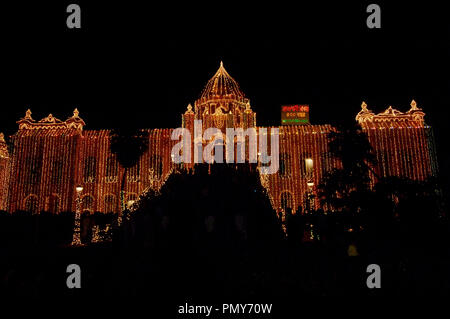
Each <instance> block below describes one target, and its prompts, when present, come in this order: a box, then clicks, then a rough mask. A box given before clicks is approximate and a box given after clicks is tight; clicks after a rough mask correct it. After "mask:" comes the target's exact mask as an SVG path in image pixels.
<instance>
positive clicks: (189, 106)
mask: <svg viewBox="0 0 450 319" xmlns="http://www.w3.org/2000/svg"><path fill="white" fill-rule="evenodd" d="M184 114H194V112H193V111H192V105H191V103H189V104H188V106H187V110H186V112H184Z"/></svg>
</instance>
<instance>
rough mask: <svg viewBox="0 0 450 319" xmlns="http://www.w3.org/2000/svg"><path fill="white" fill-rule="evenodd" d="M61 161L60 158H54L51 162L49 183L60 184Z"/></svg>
mask: <svg viewBox="0 0 450 319" xmlns="http://www.w3.org/2000/svg"><path fill="white" fill-rule="evenodd" d="M63 164H64V163H63V161H62V159H60V158H57V159H55V160H54V162H53V164H52V176H51V183H52V185H54V186H59V185H61V181H62V177H63V176H62V174H63Z"/></svg>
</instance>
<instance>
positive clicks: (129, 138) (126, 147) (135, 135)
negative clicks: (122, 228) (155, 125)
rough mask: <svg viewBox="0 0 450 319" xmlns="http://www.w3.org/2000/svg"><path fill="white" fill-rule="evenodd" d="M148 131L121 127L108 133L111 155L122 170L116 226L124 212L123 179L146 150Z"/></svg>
mask: <svg viewBox="0 0 450 319" xmlns="http://www.w3.org/2000/svg"><path fill="white" fill-rule="evenodd" d="M148 142H149V140H148V131H146V130H140V129H134V128H130V127H121V128H118V129H114V130H112V131H111V133H110V148H111V153H113V154H115V155H116V156H117V161H118V162H119V164H120V166H121V167H122V168H123V170H122V171H123V173H122V182H121V187H120V205H121V211H120V212H119V218H118V224H119V225H120V224H121V222H122V212H123V211H124V210H125V199H124V190H125V179H126V176H127V173H128V170H129V169H130V168H132V167H134V166H136V165H137V163H138V162H139V159H140V158H141V156H142V155H143V154H144V153H145V152H146V151H147V150H148Z"/></svg>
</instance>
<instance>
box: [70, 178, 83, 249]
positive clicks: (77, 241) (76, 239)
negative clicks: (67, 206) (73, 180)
mask: <svg viewBox="0 0 450 319" xmlns="http://www.w3.org/2000/svg"><path fill="white" fill-rule="evenodd" d="M75 190H76V191H77V199H76V211H75V225H74V229H73V239H72V246H79V245H81V238H80V228H81V227H80V226H81V224H80V219H81V218H80V217H81V216H80V215H81V214H80V206H81V198H80V195H81V192H82V191H83V186H81V185H78V186H77V187H75Z"/></svg>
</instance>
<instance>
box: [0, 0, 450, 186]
mask: <svg viewBox="0 0 450 319" xmlns="http://www.w3.org/2000/svg"><path fill="white" fill-rule="evenodd" d="M35 2H36V1H35ZM35 2H30V3H32V4H27V3H24V2H20V3H17V4H14V5H3V4H2V6H1V8H0V12H1V18H0V33H1V51H2V54H1V59H2V64H1V70H0V76H1V77H2V83H1V94H0V103H1V117H0V131H3V132H5V133H6V134H13V133H14V132H15V131H16V129H17V125H16V123H15V122H16V121H17V120H18V119H19V118H21V117H23V116H24V114H25V111H26V109H27V108H31V110H32V112H33V115H32V116H33V117H34V118H35V119H37V120H40V119H41V118H43V117H45V116H47V115H48V113H52V114H53V115H54V116H56V117H58V118H60V119H62V120H65V119H66V118H67V117H68V116H70V115H71V114H72V110H73V109H74V108H75V107H78V109H79V111H80V116H81V117H82V118H83V119H84V120H85V121H86V123H87V126H86V127H85V128H86V129H97V128H112V127H115V126H118V125H120V124H123V123H126V125H133V126H137V127H142V128H156V127H159V128H164V127H179V126H180V125H181V116H180V115H181V113H182V112H184V110H185V109H186V105H187V104H188V103H193V102H194V101H195V99H197V98H198V97H199V95H200V93H201V91H202V88H203V86H204V85H205V84H206V82H207V81H208V79H209V78H210V77H211V76H212V75H213V74H214V73H215V72H216V70H217V68H218V67H219V63H220V61H221V60H223V62H224V66H225V68H226V69H227V71H228V72H229V73H230V75H231V76H233V77H234V78H235V79H236V80H237V81H238V83H239V84H240V86H241V89H242V90H243V92H244V93H245V94H246V96H247V97H248V98H249V99H250V101H251V106H252V108H253V110H254V111H256V112H257V123H258V125H279V124H280V106H281V105H282V104H310V106H311V114H310V119H311V123H312V124H322V123H331V124H334V123H338V122H341V121H344V120H348V119H354V117H355V115H356V114H357V113H358V112H359V110H360V105H361V101H363V100H364V101H366V102H367V104H368V106H369V109H371V110H373V111H374V112H381V111H384V110H385V109H386V108H387V107H388V106H389V105H392V106H393V107H394V108H397V109H399V110H400V111H407V110H408V109H409V107H410V106H409V104H410V102H411V99H415V100H416V101H417V103H418V105H419V107H422V108H423V110H424V111H425V113H426V114H427V115H426V118H425V119H426V122H427V124H429V125H432V126H433V127H434V132H435V135H436V139H437V144H438V157H439V160H440V169H441V171H442V173H443V176H444V177H446V179H448V177H449V176H450V174H449V165H448V164H447V163H448V161H449V160H450V156H449V154H448V153H447V149H446V144H447V140H446V139H445V136H444V135H445V133H446V131H447V129H448V126H449V117H448V116H449V113H450V112H449V107H450V105H449V101H450V80H449V74H450V73H449V71H450V68H449V64H450V62H449V57H450V22H449V21H450V18H449V17H448V16H447V15H446V14H445V10H444V8H443V7H441V6H442V2H437V3H438V4H432V3H430V2H429V1H426V2H425V1H423V2H422V3H414V4H413V3H411V2H404V3H399V2H398V1H395V2H396V4H393V3H385V2H382V1H370V2H365V1H360V2H359V3H357V2H356V1H351V2H350V1H348V3H347V2H344V1H338V2H334V4H333V5H331V4H327V3H324V2H318V1H314V5H311V4H307V3H306V2H304V1H301V2H299V1H296V2H295V3H293V4H289V5H288V4H282V3H281V2H276V3H266V4H264V3H263V2H259V3H257V4H254V5H253V6H251V7H250V6H245V7H244V6H243V4H242V2H237V3H234V2H229V1H227V2H222V3H219V4H216V5H215V6H214V7H213V6H212V5H211V4H208V5H207V4H204V5H197V6H196V5H193V4H191V3H190V2H189V3H187V4H184V5H183V6H180V5H179V4H176V3H175V2H173V3H172V2H170V3H169V4H168V5H166V7H159V6H156V5H153V4H150V3H148V4H147V5H145V6H143V5H142V4H138V3H134V4H132V3H130V2H129V1H127V2H123V3H122V4H120V3H112V2H110V1H104V2H101V1H100V2H99V1H95V5H94V4H93V3H92V2H93V1H70V2H68V1H58V2H55V3H54V4H49V3H45V4H44V3H42V2H41V1H38V3H35ZM73 2H75V3H78V4H79V5H80V6H81V15H82V17H81V19H82V22H81V23H82V28H81V30H77V29H73V30H69V29H67V27H66V17H67V15H68V14H67V13H66V7H67V5H68V4H69V3H73ZM390 2H393V1H390ZM210 3H212V2H210ZM369 3H377V4H379V5H380V6H381V21H382V22H381V24H382V27H381V29H378V30H375V29H368V28H367V26H366V18H367V16H368V13H366V7H367V5H368V4H369Z"/></svg>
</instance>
